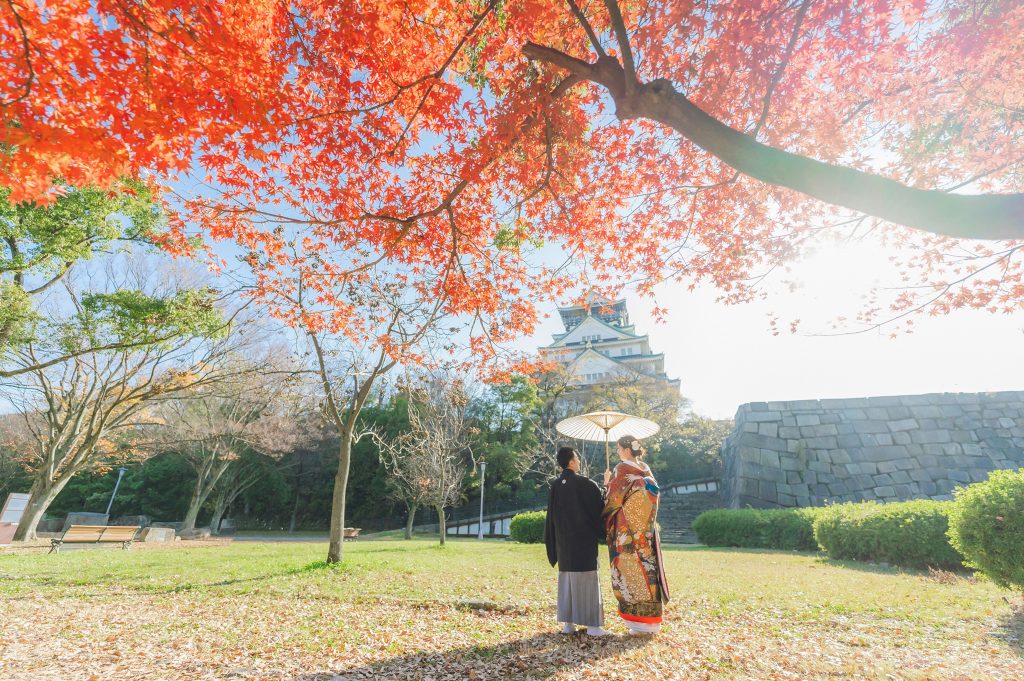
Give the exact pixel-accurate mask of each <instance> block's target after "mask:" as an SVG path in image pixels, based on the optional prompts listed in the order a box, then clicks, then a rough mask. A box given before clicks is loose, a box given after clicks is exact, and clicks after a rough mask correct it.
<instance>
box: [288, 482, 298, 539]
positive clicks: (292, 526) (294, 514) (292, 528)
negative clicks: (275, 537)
mask: <svg viewBox="0 0 1024 681" xmlns="http://www.w3.org/2000/svg"><path fill="white" fill-rule="evenodd" d="M298 519H299V494H298V490H296V492H295V503H294V504H293V505H292V517H291V519H290V520H289V521H288V534H292V533H293V532H295V525H296V523H297V522H298Z"/></svg>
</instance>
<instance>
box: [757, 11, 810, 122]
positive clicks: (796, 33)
mask: <svg viewBox="0 0 1024 681" xmlns="http://www.w3.org/2000/svg"><path fill="white" fill-rule="evenodd" d="M810 6H811V0H803V2H801V3H800V9H798V10H797V13H796V21H795V22H794V24H793V31H792V32H791V33H790V34H789V42H788V43H787V44H786V50H785V52H784V53H783V55H782V61H781V62H780V63H779V67H778V68H777V69H775V73H773V74H772V78H771V80H770V81H769V82H768V88H767V89H766V90H765V93H764V100H763V102H762V106H761V115H760V116H759V117H758V119H757V124H756V125H755V126H754V129H753V130H752V131H751V133H750V135H751V136H752V137H754V138H757V135H758V133H759V132H761V128H762V127H763V126H764V124H765V122H766V121H767V120H768V111H769V109H770V108H771V105H772V95H774V94H775V88H777V87H778V86H779V82H780V81H781V80H782V75H783V74H784V73H785V72H786V67H787V66H789V61H790V59H792V58H793V50H794V49H795V48H796V41H797V39H798V38H799V37H800V28H801V27H802V26H803V23H804V17H806V16H807V10H808V8H809V7H810Z"/></svg>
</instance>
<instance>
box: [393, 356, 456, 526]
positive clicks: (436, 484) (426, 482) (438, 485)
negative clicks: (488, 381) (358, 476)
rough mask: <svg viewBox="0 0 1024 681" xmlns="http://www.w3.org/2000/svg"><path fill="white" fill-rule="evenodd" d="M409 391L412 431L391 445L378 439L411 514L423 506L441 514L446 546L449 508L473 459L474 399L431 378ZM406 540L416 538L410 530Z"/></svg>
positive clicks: (438, 378)
mask: <svg viewBox="0 0 1024 681" xmlns="http://www.w3.org/2000/svg"><path fill="white" fill-rule="evenodd" d="M408 390H409V432H407V433H403V434H402V435H400V436H398V437H397V438H395V439H393V440H392V441H390V442H388V441H385V440H384V439H383V438H379V437H377V438H375V439H376V440H377V442H378V445H379V446H380V451H381V459H382V461H383V462H384V465H385V466H387V468H388V471H389V472H390V473H391V474H392V476H393V479H394V481H395V484H396V486H397V488H398V489H399V490H400V491H401V493H402V500H403V501H405V502H406V504H407V505H409V506H410V507H411V509H414V508H415V507H416V506H418V505H420V504H422V505H425V506H430V507H431V508H433V509H434V510H435V511H436V513H437V523H438V529H439V530H440V542H441V544H444V543H445V536H446V534H447V533H446V528H445V509H446V508H448V507H449V506H452V505H454V504H455V503H456V502H457V501H459V499H460V498H461V497H462V485H463V481H464V480H465V477H466V466H465V456H464V455H465V454H466V453H467V452H468V453H470V455H472V452H471V450H470V436H471V434H472V433H471V428H470V421H469V416H468V414H469V405H470V396H469V394H468V392H467V389H466V386H465V384H464V383H463V382H462V381H460V380H453V379H450V378H448V377H444V376H435V377H430V378H427V379H426V380H423V381H421V382H419V384H418V385H416V386H412V387H409V388H408ZM411 512H414V511H412V510H411ZM410 517H411V515H410ZM406 537H407V538H411V526H409V525H407V527H406Z"/></svg>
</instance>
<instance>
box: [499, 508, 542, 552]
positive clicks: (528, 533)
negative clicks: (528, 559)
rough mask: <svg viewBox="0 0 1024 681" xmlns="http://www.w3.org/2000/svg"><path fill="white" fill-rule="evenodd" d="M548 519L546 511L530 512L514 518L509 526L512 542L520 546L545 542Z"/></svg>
mask: <svg viewBox="0 0 1024 681" xmlns="http://www.w3.org/2000/svg"><path fill="white" fill-rule="evenodd" d="M547 517H548V514H547V512H546V511H530V512H529V513H520V514H518V515H516V516H514V517H513V518H512V522H511V523H509V525H508V532H509V535H510V536H511V537H512V541H517V542H519V543H520V544H539V543H541V542H542V541H544V522H545V521H546V520H547Z"/></svg>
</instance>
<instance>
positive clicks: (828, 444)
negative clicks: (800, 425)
mask: <svg viewBox="0 0 1024 681" xmlns="http://www.w3.org/2000/svg"><path fill="white" fill-rule="evenodd" d="M804 444H805V446H806V447H807V448H808V449H836V448H837V447H839V443H838V442H837V441H836V438H835V437H834V436H829V437H808V438H804Z"/></svg>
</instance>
